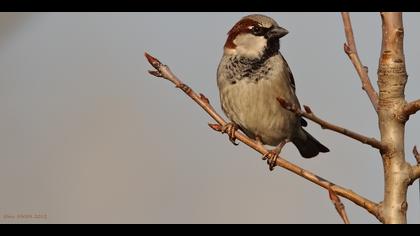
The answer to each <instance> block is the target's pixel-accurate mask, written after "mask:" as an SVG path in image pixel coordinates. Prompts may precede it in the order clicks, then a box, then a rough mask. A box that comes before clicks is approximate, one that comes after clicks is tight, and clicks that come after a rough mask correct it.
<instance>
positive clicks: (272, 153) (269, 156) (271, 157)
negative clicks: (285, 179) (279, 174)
mask: <svg viewBox="0 0 420 236" xmlns="http://www.w3.org/2000/svg"><path fill="white" fill-rule="evenodd" d="M279 154H280V152H279V151H278V150H277V149H273V150H269V151H268V152H267V153H266V154H264V155H263V157H262V159H263V160H264V161H265V160H267V164H268V169H269V170H270V171H273V170H274V167H275V166H276V162H277V159H278V158H279Z"/></svg>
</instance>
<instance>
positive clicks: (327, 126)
mask: <svg viewBox="0 0 420 236" xmlns="http://www.w3.org/2000/svg"><path fill="white" fill-rule="evenodd" d="M277 100H278V101H279V103H280V104H281V105H282V106H283V107H284V108H285V109H287V110H289V111H291V112H294V113H296V114H297V115H298V116H303V117H305V118H308V119H309V120H311V121H313V122H315V123H317V124H319V125H320V126H321V128H323V129H329V130H332V131H335V132H337V133H340V134H343V135H345V136H347V137H350V138H352V139H355V140H357V141H359V142H361V143H364V144H368V145H370V146H372V147H374V148H377V149H379V150H380V151H384V150H385V149H386V146H385V145H383V144H382V143H381V142H380V141H378V140H377V139H375V138H369V137H366V136H364V135H361V134H358V133H356V132H353V131H351V130H348V129H346V128H343V127H340V126H337V125H334V124H331V123H329V122H327V121H325V120H322V119H321V118H319V117H317V116H316V115H315V114H314V113H313V112H312V110H311V109H310V108H309V107H308V106H303V107H304V109H305V111H302V110H301V109H300V108H299V107H296V106H293V105H292V104H291V103H289V102H287V101H286V100H284V99H283V98H277Z"/></svg>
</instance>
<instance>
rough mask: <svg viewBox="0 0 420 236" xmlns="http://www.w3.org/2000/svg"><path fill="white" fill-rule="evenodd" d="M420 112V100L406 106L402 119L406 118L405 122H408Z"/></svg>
mask: <svg viewBox="0 0 420 236" xmlns="http://www.w3.org/2000/svg"><path fill="white" fill-rule="evenodd" d="M419 110H420V99H419V100H416V101H412V102H409V103H407V104H405V106H404V108H403V109H402V111H401V117H404V120H408V118H409V117H410V116H411V115H414V114H415V113H416V112H418V111H419Z"/></svg>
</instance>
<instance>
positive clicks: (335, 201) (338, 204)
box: [328, 189, 350, 224]
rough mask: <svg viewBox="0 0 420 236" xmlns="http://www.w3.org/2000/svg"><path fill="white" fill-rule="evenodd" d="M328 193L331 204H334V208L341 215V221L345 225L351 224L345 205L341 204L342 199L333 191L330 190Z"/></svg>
mask: <svg viewBox="0 0 420 236" xmlns="http://www.w3.org/2000/svg"><path fill="white" fill-rule="evenodd" d="M328 193H329V196H330V199H331V202H332V203H333V204H334V207H335V209H336V210H337V212H338V214H339V215H340V217H341V219H342V220H343V221H344V224H350V221H349V218H348V217H347V213H346V209H345V207H344V204H343V203H342V202H341V200H340V198H339V197H338V196H337V194H335V192H334V191H332V190H331V189H328Z"/></svg>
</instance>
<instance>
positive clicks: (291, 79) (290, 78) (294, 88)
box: [280, 54, 296, 92]
mask: <svg viewBox="0 0 420 236" xmlns="http://www.w3.org/2000/svg"><path fill="white" fill-rule="evenodd" d="M280 56H281V58H282V59H283V61H284V64H285V66H286V70H287V73H289V82H290V87H292V89H293V92H296V85H295V78H293V74H292V71H291V70H290V67H289V64H287V61H286V59H284V57H283V55H281V54H280Z"/></svg>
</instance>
